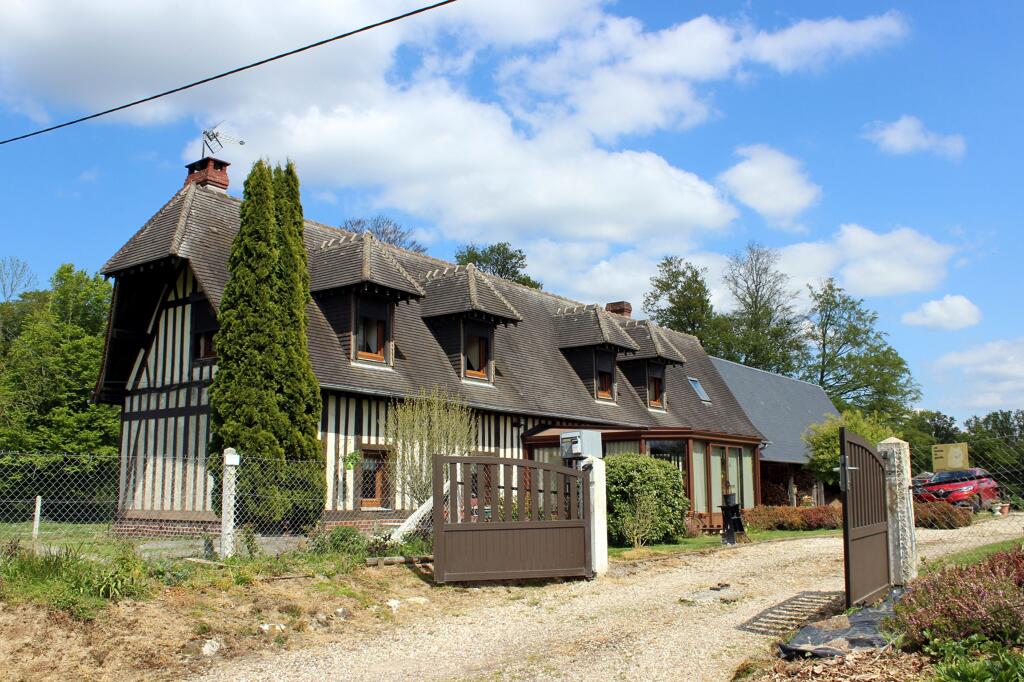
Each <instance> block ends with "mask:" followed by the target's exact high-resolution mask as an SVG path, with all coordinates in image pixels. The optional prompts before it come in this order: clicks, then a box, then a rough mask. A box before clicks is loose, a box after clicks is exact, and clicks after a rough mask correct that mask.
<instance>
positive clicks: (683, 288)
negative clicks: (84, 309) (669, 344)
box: [643, 256, 733, 357]
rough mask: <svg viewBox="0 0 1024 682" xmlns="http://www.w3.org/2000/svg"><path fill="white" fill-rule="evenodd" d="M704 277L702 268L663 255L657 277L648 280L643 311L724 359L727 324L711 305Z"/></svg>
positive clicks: (728, 352) (728, 344) (729, 345)
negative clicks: (694, 338)
mask: <svg viewBox="0 0 1024 682" xmlns="http://www.w3.org/2000/svg"><path fill="white" fill-rule="evenodd" d="M706 274H707V269H706V268H699V267H697V266H696V265H694V264H693V263H690V262H688V261H686V260H683V259H682V258H680V257H678V256H665V257H664V258H662V259H661V262H660V263H658V274H657V275H655V276H654V277H651V288H650V290H649V291H648V292H647V293H646V294H645V295H644V304H643V308H644V312H645V313H647V315H648V317H649V318H650V319H651V320H653V321H654V322H656V323H657V324H659V325H661V326H662V327H667V328H669V329H674V330H676V331H679V332H684V333H686V334H692V335H693V336H696V337H697V338H698V339H700V342H701V345H703V346H704V350H706V351H707V352H708V353H710V354H712V355H718V356H721V357H726V356H728V355H732V352H731V351H732V345H733V344H732V343H731V342H730V339H731V337H730V334H731V328H730V323H729V319H728V318H727V317H725V316H723V315H719V314H717V313H716V312H715V310H714V307H713V306H712V305H711V291H710V289H709V288H708V285H707V281H706V280H705V275H706Z"/></svg>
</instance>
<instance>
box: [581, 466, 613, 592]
mask: <svg viewBox="0 0 1024 682" xmlns="http://www.w3.org/2000/svg"><path fill="white" fill-rule="evenodd" d="M583 466H587V467H590V509H588V510H587V515H588V519H587V520H588V522H589V523H590V565H591V568H593V570H594V575H595V576H598V575H601V574H603V573H605V572H606V571H607V570H608V493H607V491H606V490H605V471H604V467H605V464H604V460H603V459H598V458H597V457H587V458H586V459H585V460H583Z"/></svg>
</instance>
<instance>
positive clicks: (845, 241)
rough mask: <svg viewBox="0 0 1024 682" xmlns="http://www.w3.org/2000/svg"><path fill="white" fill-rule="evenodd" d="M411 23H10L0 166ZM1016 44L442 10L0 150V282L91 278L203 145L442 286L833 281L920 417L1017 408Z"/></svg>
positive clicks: (546, 10) (929, 9)
mask: <svg viewBox="0 0 1024 682" xmlns="http://www.w3.org/2000/svg"><path fill="white" fill-rule="evenodd" d="M416 4H417V3H412V2H408V1H406V0H391V1H387V2H370V1H369V0H366V1H360V2H347V3H334V2H320V3H314V2H297V3H270V2H253V3H246V5H244V6H239V5H229V4H227V3H222V4H221V6H214V5H211V4H208V3H181V2H178V3H171V2H151V3H144V4H140V5H138V6H134V5H133V6H128V7H124V8H120V9H118V10H116V11H112V10H110V9H109V7H107V5H106V4H105V3H101V2H82V3H77V4H75V5H67V4H65V3H56V2H12V3H4V5H3V6H2V7H0V137H7V136H9V135H13V134H17V133H20V132H23V131H25V130H28V129H32V128H35V127H38V126H39V125H41V124H43V123H47V122H55V121H59V120H62V119H65V118H69V117H74V116H77V115H81V114H83V113H88V112H90V111H92V110H95V109H101V108H106V107H107V106H110V105H112V104H117V103H120V102H122V101H126V100H129V99H134V98H136V97H139V96H142V95H146V94H150V93H151V92H153V91H156V90H160V89H163V88H166V87H171V86H174V85H177V84H179V83H182V82H185V81H189V80H192V79H195V78H198V77H202V76H205V75H208V74H209V73H211V72H215V71H220V70H223V69H226V68H230V67H233V66H236V65H238V64H241V63H245V62H248V61H251V60H254V59H257V58H260V57H263V56H265V55H267V54H269V53H273V52H278V51H282V50H285V49H289V48H291V47H294V46H296V45H299V44H303V43H306V42H311V41H313V40H316V39H319V38H321V37H324V36H326V35H329V34H333V33H337V32H341V31H344V30H347V29H350V28H353V27H355V26H359V25H362V24H365V23H369V22H370V21H373V20H376V19H379V18H382V17H384V16H389V15H391V14H397V13H399V12H401V11H405V10H408V9H411V8H412V7H414V6H416ZM1022 30H1024V6H1021V5H1020V4H1019V3H1011V2H1006V3H984V4H980V5H978V4H975V5H968V4H961V3H930V2H928V3H901V4H898V5H896V4H891V3H874V2H862V3H857V4H856V5H850V4H846V5H836V6H826V4H825V3H819V2H791V3H753V2H745V3H707V2H702V3H701V2H694V3H664V2H625V1H623V2H618V3H602V2H599V1H597V0H564V1H563V2H558V3H551V2H545V1H544V0H523V1H519V2H509V1H498V0H460V2H459V3H457V4H456V5H454V6H451V7H447V8H443V9H441V10H438V11H436V12H434V13H432V14H431V15H428V16H425V17H420V18H417V19H413V20H411V21H409V22H406V23H404V24H401V25H396V26H392V27H389V28H386V29H383V30H379V31H375V32H373V33H371V34H366V35H363V36H360V37H358V38H356V39H353V40H350V41H346V42H344V43H340V44H335V45H332V46H329V47H325V48H321V49H318V50H316V51H314V52H311V53H307V54H305V55H302V56H299V57H296V58H293V59H290V60H287V61H285V62H280V63H277V64H273V65H270V66H267V67H265V68H262V69H258V70H256V71H254V72H250V73H247V74H244V75H241V76H238V77H235V78H232V79H230V80H226V81H221V82H219V83H217V84H214V85H210V86H204V87H202V88H199V89H196V90H193V91H191V92H189V93H186V94H183V95H180V96H175V97H172V98H167V99H165V100H161V101H160V102H158V103H155V104H152V105H146V106H143V107H140V108H138V109H136V110H133V111H131V112H128V113H126V114H122V115H120V116H118V117H113V118H110V119H108V120H103V121H98V122H93V123H88V124H84V125H80V126H75V127H73V128H70V129H67V130H63V131H58V132H55V133H52V134H48V135H45V136H41V137H37V138H34V139H31V140H28V141H24V142H19V143H16V144H11V145H6V146H3V147H0V161H2V163H3V167H4V176H3V177H4V182H3V183H2V184H0V199H2V200H3V206H4V207H5V208H4V211H3V212H2V214H0V235H2V237H3V241H2V244H3V246H2V248H0V257H2V256H7V255H12V256H17V257H20V258H23V259H25V260H27V261H28V262H29V263H30V265H31V267H32V269H33V270H34V272H35V273H36V274H37V276H38V277H39V278H40V279H41V280H42V279H45V278H46V277H47V276H48V275H49V274H50V273H51V272H52V271H53V270H54V268H55V267H56V266H57V265H58V264H59V263H61V262H73V263H75V264H76V265H78V266H80V267H85V268H88V269H90V270H95V269H97V268H99V267H100V265H102V263H103V262H104V260H105V259H106V258H107V257H108V256H109V255H110V254H111V253H113V252H114V251H115V250H116V249H117V248H118V247H119V246H120V245H121V244H122V243H123V242H124V241H125V240H126V239H127V238H128V237H130V236H131V234H132V233H133V232H134V231H135V230H136V229H138V227H139V226H141V225H142V223H143V222H145V220H146V219H147V218H148V217H149V216H150V215H151V214H152V213H153V212H155V211H156V209H157V208H159V207H160V206H161V205H162V204H163V202H165V201H166V200H167V199H168V198H169V197H170V196H171V194H172V193H173V192H174V191H175V190H176V189H177V188H178V186H180V183H181V181H182V178H183V176H184V171H183V168H182V166H183V164H184V163H185V162H187V161H190V160H193V159H194V158H195V157H196V156H197V155H198V150H199V143H198V133H199V131H200V130H201V129H202V128H203V127H205V126H208V125H210V124H212V123H216V122H218V121H221V120H223V121H225V123H224V124H223V128H224V129H226V130H228V131H229V132H231V133H233V134H235V135H237V136H239V137H242V138H244V139H246V141H247V144H246V145H245V146H244V147H228V148H226V149H225V150H224V151H223V153H222V156H223V157H224V158H226V159H227V160H229V161H232V162H233V163H234V164H235V165H234V166H232V169H231V170H232V178H233V186H232V190H231V191H233V192H237V191H238V189H239V188H240V185H241V179H242V178H243V176H244V173H245V169H246V167H247V166H248V165H249V164H250V163H251V162H252V160H253V159H254V158H256V157H257V156H265V157H269V158H271V159H273V160H282V159H284V158H286V157H289V158H292V159H293V160H294V161H295V162H296V164H297V166H298V169H299V172H300V175H301V177H302V179H303V183H304V185H303V189H304V203H305V209H306V214H307V216H308V217H310V218H313V219H316V220H319V221H321V222H325V223H329V224H338V223H340V222H342V221H343V220H344V219H346V218H348V217H359V216H368V215H374V214H377V213H385V214H388V215H391V216H392V217H394V218H396V219H398V220H400V221H401V222H403V223H404V224H406V225H408V226H411V227H414V228H416V229H417V230H419V233H420V236H421V238H422V239H423V240H424V241H425V242H427V243H428V244H429V246H430V251H431V253H433V254H434V255H437V256H439V257H450V256H451V254H452V253H453V252H454V250H455V248H457V246H458V244H459V243H461V242H464V241H469V240H475V241H483V242H487V241H494V240H498V239H506V240H509V241H512V242H513V243H515V244H516V245H517V246H520V247H522V248H524V249H525V250H526V252H527V254H528V256H529V261H530V272H531V274H532V275H533V276H535V277H536V278H538V279H541V280H542V281H544V283H545V286H546V288H548V289H550V290H553V291H556V292H558V293H562V294H565V295H568V296H571V297H573V298H576V299H579V300H582V301H585V302H606V301H608V300H616V299H622V298H625V299H628V300H631V301H632V302H633V304H634V309H639V307H640V302H641V300H642V295H643V292H644V290H645V288H646V286H647V282H648V278H649V277H650V275H651V274H652V273H653V272H654V268H655V264H656V263H657V261H658V259H659V258H661V257H662V256H664V255H666V254H678V255H681V256H684V257H687V258H690V259H692V260H694V261H695V262H697V263H699V264H701V265H703V266H705V267H707V268H708V275H709V279H710V281H711V283H712V285H713V287H714V289H715V302H716V304H718V305H720V306H722V307H724V308H728V306H729V300H728V295H727V293H726V292H725V291H724V288H723V287H722V286H721V282H720V276H721V272H722V268H723V264H724V262H725V258H726V256H727V255H728V254H730V253H733V252H735V251H737V250H738V249H741V248H742V247H743V245H744V244H745V243H746V242H748V241H750V240H757V241H759V242H762V243H764V244H766V245H769V246H772V247H776V248H778V249H779V250H780V255H781V264H782V266H783V268H784V269H785V270H786V271H787V273H789V275H790V276H791V278H792V284H793V287H794V289H802V288H804V286H805V284H806V283H808V282H818V281H820V279H821V278H823V277H827V276H835V277H836V278H837V279H838V280H839V281H840V282H841V283H842V284H843V285H844V286H846V287H847V288H848V289H849V290H850V291H851V292H853V293H855V294H856V295H858V296H862V297H864V298H865V299H866V300H867V302H868V304H869V305H870V306H871V307H872V308H874V309H876V310H877V311H878V312H879V315H880V325H881V327H882V329H884V330H885V331H886V332H887V333H888V334H889V337H890V341H891V342H892V344H893V345H894V346H895V347H896V348H897V350H899V351H900V353H902V354H903V355H904V356H905V357H906V358H907V359H908V360H909V361H910V363H911V366H912V368H913V370H914V374H915V376H916V378H917V379H918V381H919V382H920V383H921V385H922V388H923V391H924V399H923V401H922V406H926V407H932V408H936V409H941V410H943V411H945V412H948V413H952V414H955V415H957V416H960V417H965V416H968V415H970V414H973V413H979V412H985V411H988V410H991V409H997V408H1019V407H1024V325H1022V323H1021V321H1020V317H1019V310H1020V305H1019V299H1020V297H1021V295H1022V294H1024V285H1022V284H1021V280H1020V277H1019V275H1018V274H1017V273H1018V269H1019V262H1020V258H1021V256H1022V255H1024V248H1022V247H1024V237H1022V236H1021V229H1020V228H1021V222H1022V217H1024V211H1022V210H1021V208H1020V196H1021V191H1020V184H1021V182H1022V180H1024V175H1022V174H1021V172H1020V170H1019V168H1020V159H1021V158H1022V157H1024V142H1022V137H1021V135H1020V133H1019V118H1020V111H1021V110H1022V108H1024V107H1022V105H1024V94H1022V93H1024V87H1022V86H1024V83H1022V80H1024V77H1022V75H1021V68H1020V66H1021V64H1024V48H1022V46H1021V41H1020V40H1019V36H1020V35H1021V32H1022ZM41 46H45V49H41Z"/></svg>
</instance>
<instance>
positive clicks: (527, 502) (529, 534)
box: [433, 455, 593, 583]
mask: <svg viewBox="0 0 1024 682" xmlns="http://www.w3.org/2000/svg"><path fill="white" fill-rule="evenodd" d="M433 464H434V472H433V476H434V486H433V487H434V517H433V525H434V581H435V582H437V583H446V582H459V581H470V580H474V581H475V580H508V579H514V578H550V577H562V576H586V577H592V576H593V572H592V570H591V561H590V552H591V544H590V543H591V538H590V524H589V521H588V518H587V516H588V508H589V505H590V472H589V471H580V470H577V469H569V468H566V467H562V466H557V465H554V464H544V463H542V462H535V461H532V460H526V459H506V458H501V457H475V456H474V457H453V456H448V455H434V462H433Z"/></svg>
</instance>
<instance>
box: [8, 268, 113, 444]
mask: <svg viewBox="0 0 1024 682" xmlns="http://www.w3.org/2000/svg"><path fill="white" fill-rule="evenodd" d="M50 285H51V289H50V291H48V292H34V295H26V294H22V302H29V301H30V302H31V306H28V305H26V306H25V308H24V310H23V312H24V313H25V314H24V317H23V319H21V321H20V322H19V324H18V335H17V336H16V337H15V338H14V339H13V340H12V341H11V343H10V345H9V347H8V348H7V351H6V353H4V355H3V357H2V358H0V450H22V451H29V450H30V451H44V452H53V453H66V452H70V453H81V454H95V455H104V454H106V455H111V454H116V453H117V439H118V432H119V426H120V425H119V422H118V409H117V408H116V407H113V406H110V405H96V404H92V403H91V402H90V397H91V395H92V390H93V388H94V387H95V385H96V380H97V378H98V375H99V368H100V362H101V356H102V353H103V332H104V330H105V324H106V319H105V317H106V310H107V308H108V307H109V305H110V294H111V287H110V285H109V284H107V282H105V281H104V280H103V278H102V277H100V276H99V275H89V274H88V273H86V272H85V271H83V270H76V269H75V268H74V266H72V265H62V266H60V268H58V270H57V272H56V273H54V275H53V277H52V278H51V280H50ZM9 303H14V302H9Z"/></svg>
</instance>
